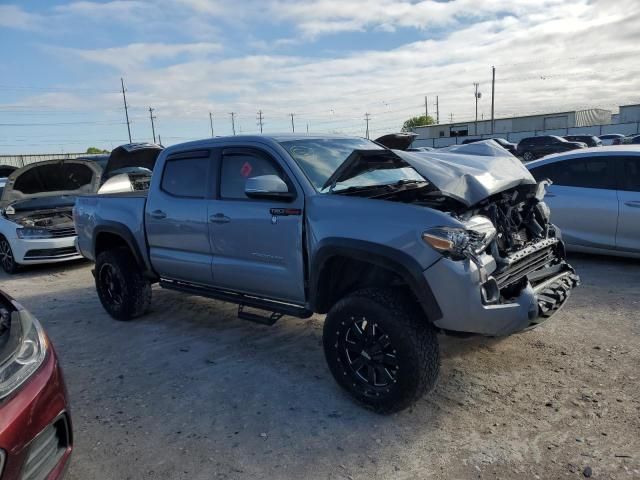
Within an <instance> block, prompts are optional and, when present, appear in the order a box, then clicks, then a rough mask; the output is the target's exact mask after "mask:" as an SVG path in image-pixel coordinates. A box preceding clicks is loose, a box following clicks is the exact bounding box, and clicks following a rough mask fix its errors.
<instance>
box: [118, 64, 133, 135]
mask: <svg viewBox="0 0 640 480" xmlns="http://www.w3.org/2000/svg"><path fill="white" fill-rule="evenodd" d="M120 83H121V84H122V100H123V101H124V115H125V117H126V118H127V132H129V143H131V126H130V123H129V110H128V107H127V95H126V94H125V93H124V92H125V89H124V80H123V79H122V77H120Z"/></svg>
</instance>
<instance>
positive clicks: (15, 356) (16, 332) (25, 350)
mask: <svg viewBox="0 0 640 480" xmlns="http://www.w3.org/2000/svg"><path fill="white" fill-rule="evenodd" d="M1 313H4V314H5V316H6V315H10V320H9V322H10V324H9V325H10V327H9V328H8V331H5V333H4V335H3V336H4V337H5V338H3V339H0V340H2V342H1V343H0V400H1V399H3V398H5V397H7V396H9V395H10V394H11V393H12V392H14V391H15V390H16V389H17V388H18V387H19V386H20V385H22V384H23V383H24V382H25V381H26V380H27V379H28V378H29V377H31V375H33V374H34V373H35V372H36V370H38V368H39V367H40V365H42V362H43V361H44V359H45V356H46V354H47V348H48V345H47V337H46V336H45V334H44V331H43V330H42V327H41V326H40V324H39V323H38V321H37V320H36V319H35V318H33V316H31V314H30V313H29V312H27V311H25V310H20V311H16V312H13V313H11V314H9V313H7V312H6V311H4V312H1ZM5 320H6V318H5ZM5 323H6V322H5Z"/></svg>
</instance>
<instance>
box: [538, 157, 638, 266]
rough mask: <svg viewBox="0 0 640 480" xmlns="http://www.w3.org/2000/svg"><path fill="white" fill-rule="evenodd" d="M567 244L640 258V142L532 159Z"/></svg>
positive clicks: (553, 215)
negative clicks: (543, 182)
mask: <svg viewBox="0 0 640 480" xmlns="http://www.w3.org/2000/svg"><path fill="white" fill-rule="evenodd" d="M527 168H529V170H530V171H531V173H532V174H533V176H534V177H535V178H536V180H538V181H542V180H544V179H547V178H548V179H550V180H551V181H552V182H553V184H552V185H551V186H550V187H549V188H548V192H547V196H546V198H547V200H546V201H547V203H548V204H549V207H550V208H551V211H552V212H553V214H552V218H553V221H554V223H555V224H557V225H558V227H560V229H561V230H562V237H563V240H564V241H565V243H566V245H567V248H568V249H570V250H576V251H579V252H588V253H603V254H609V255H619V256H629V257H638V258H640V146H636V145H621V146H619V147H613V146H610V147H601V148H590V149H586V150H576V151H573V152H567V153H564V154H559V155H552V156H549V157H547V158H544V159H541V160H537V161H534V162H531V163H528V164H527Z"/></svg>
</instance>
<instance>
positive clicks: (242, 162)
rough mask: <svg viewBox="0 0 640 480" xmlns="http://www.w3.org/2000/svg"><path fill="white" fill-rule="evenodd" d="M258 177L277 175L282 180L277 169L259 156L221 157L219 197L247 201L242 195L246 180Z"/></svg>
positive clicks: (246, 154)
mask: <svg viewBox="0 0 640 480" xmlns="http://www.w3.org/2000/svg"><path fill="white" fill-rule="evenodd" d="M260 175H278V176H279V177H281V178H283V179H284V176H283V174H282V173H281V171H280V169H279V167H278V166H277V165H276V164H275V163H274V162H273V161H271V160H269V159H268V158H267V157H265V156H262V155H259V154H251V153H243V154H226V155H224V156H223V157H222V174H221V175H220V196H221V197H222V198H227V199H245V200H246V199H248V197H247V196H246V195H245V194H244V187H245V184H246V183H247V179H248V178H251V177H258V176H260Z"/></svg>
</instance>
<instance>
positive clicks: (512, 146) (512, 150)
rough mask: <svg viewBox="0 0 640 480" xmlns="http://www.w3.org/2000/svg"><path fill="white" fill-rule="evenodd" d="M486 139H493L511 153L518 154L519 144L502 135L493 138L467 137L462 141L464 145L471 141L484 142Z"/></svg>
mask: <svg viewBox="0 0 640 480" xmlns="http://www.w3.org/2000/svg"><path fill="white" fill-rule="evenodd" d="M484 140H493V141H494V142H496V143H497V144H498V145H500V146H501V147H502V148H504V149H505V150H507V151H508V152H509V153H510V154H511V155H517V145H516V144H515V143H511V142H509V141H508V140H505V139H504V138H500V137H491V138H467V139H466V140H464V141H463V142H462V144H463V145H467V144H469V143H475V142H482V141H484Z"/></svg>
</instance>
